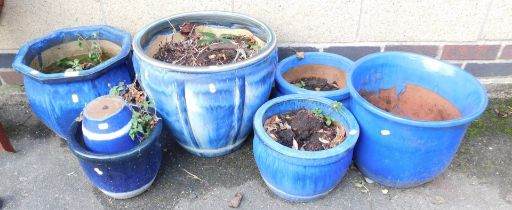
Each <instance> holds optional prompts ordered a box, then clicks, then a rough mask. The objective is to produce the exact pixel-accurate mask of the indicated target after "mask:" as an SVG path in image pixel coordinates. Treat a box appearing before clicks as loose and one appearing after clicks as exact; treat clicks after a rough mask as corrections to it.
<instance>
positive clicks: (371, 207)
mask: <svg viewBox="0 0 512 210" xmlns="http://www.w3.org/2000/svg"><path fill="white" fill-rule="evenodd" d="M363 187H364V189H365V190H366V192H368V203H369V204H370V209H373V202H372V193H371V192H370V190H369V189H368V188H367V187H366V186H365V185H364V184H363Z"/></svg>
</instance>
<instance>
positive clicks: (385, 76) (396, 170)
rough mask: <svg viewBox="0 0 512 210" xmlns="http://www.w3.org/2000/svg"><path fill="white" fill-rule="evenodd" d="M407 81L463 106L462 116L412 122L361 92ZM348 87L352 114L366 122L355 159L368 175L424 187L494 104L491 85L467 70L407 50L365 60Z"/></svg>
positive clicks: (400, 184) (399, 86) (392, 183)
mask: <svg viewBox="0 0 512 210" xmlns="http://www.w3.org/2000/svg"><path fill="white" fill-rule="evenodd" d="M406 83H408V84H414V85H418V86H421V87H423V88H427V89H429V90H431V91H433V92H435V93H436V94H438V95H440V96H443V97H444V98H445V99H447V100H448V101H450V102H451V103H452V104H454V105H455V106H456V107H457V108H458V109H459V110H460V112H461V114H462V118H459V119H455V120H448V121H418V120H412V119H408V118H404V117H400V116H397V115H394V114H392V113H389V112H386V111H384V110H381V109H379V108H378V107H376V106H374V105H373V104H371V103H370V102H368V101H367V100H365V99H364V98H363V97H362V96H361V95H360V94H359V91H360V90H368V91H377V90H379V89H388V88H392V87H394V86H396V88H397V89H398V90H401V89H403V87H404V86H405V84H406ZM348 88H349V89H350V95H351V97H352V101H351V109H352V112H353V113H354V115H355V116H356V118H357V121H358V122H359V125H360V126H361V137H360V139H359V142H358V143H357V146H356V150H355V155H354V156H355V158H354V160H355V163H356V164H357V166H358V168H359V170H360V171H361V172H362V173H363V174H364V175H365V176H367V177H369V178H371V179H372V180H375V181H376V182H378V183H380V184H382V185H386V186H390V187H396V188H406V187H414V186H418V185H420V184H423V183H425V182H428V181H430V180H432V179H434V178H435V177H436V176H438V175H439V174H440V173H442V172H443V171H444V170H445V169H446V168H447V167H448V166H449V165H450V162H451V160H452V159H453V157H454V156H455V153H456V152H457V149H458V147H459V145H460V143H461V141H462V139H463V137H464V133H465V131H466V129H467V128H468V126H469V124H470V123H471V122H472V121H473V120H475V119H476V118H477V117H478V116H479V115H480V114H481V113H482V112H483V111H484V110H485V108H486V106H487V102H488V98H487V94H486V92H485V89H484V88H483V87H482V85H481V84H480V83H479V82H478V81H477V80H476V79H475V78H474V77H473V76H471V75H470V74H469V73H467V72H465V71H464V70H462V69H460V68H458V67H456V66H453V65H450V64H447V63H444V62H441V61H439V60H436V59H433V58H430V57H425V56H421V55H416V54H411V53H402V52H386V53H376V54H371V55H368V56H365V57H363V58H361V59H359V60H358V61H356V63H355V64H354V67H353V69H352V71H351V73H350V75H349V79H348ZM397 92H398V91H397Z"/></svg>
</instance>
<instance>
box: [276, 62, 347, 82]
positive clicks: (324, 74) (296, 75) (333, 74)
mask: <svg viewBox="0 0 512 210" xmlns="http://www.w3.org/2000/svg"><path fill="white" fill-rule="evenodd" d="M308 77H315V78H323V79H326V80H328V81H336V83H337V84H338V86H339V87H340V88H344V87H346V82H345V81H346V77H347V74H346V73H345V72H344V71H342V70H340V69H338V68H336V67H332V66H328V65H322V64H306V65H301V66H295V67H293V68H291V69H290V70H288V71H286V72H285V73H284V74H283V78H284V79H285V80H286V81H288V82H289V83H291V82H294V81H296V80H298V79H302V78H308Z"/></svg>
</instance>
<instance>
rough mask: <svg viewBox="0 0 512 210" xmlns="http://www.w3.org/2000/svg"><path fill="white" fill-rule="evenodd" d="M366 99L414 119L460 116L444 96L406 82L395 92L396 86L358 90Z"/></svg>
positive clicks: (444, 118) (429, 119) (389, 110)
mask: <svg viewBox="0 0 512 210" xmlns="http://www.w3.org/2000/svg"><path fill="white" fill-rule="evenodd" d="M359 93H360V94H361V96H363V97H364V98H365V99H366V100H367V101H369V102H370V103H372V104H373V105H375V106H377V107H379V108H381V109H383V110H384V111H386V112H391V113H393V114H396V115H399V116H402V117H406V118H410V119H414V120H428V121H443V120H453V119H458V118H461V117H462V115H461V113H460V111H459V110H458V109H457V107H455V105H453V104H452V103H451V102H450V101H448V100H447V99H445V98H444V97H442V96H440V95H438V94H436V93H434V92H432V91H430V90H428V89H425V88H423V87H420V86H417V85H412V84H407V85H406V86H405V89H404V90H403V91H402V92H401V93H400V94H398V95H397V94H396V87H393V88H391V89H380V90H379V91H378V92H369V91H366V90H361V91H359Z"/></svg>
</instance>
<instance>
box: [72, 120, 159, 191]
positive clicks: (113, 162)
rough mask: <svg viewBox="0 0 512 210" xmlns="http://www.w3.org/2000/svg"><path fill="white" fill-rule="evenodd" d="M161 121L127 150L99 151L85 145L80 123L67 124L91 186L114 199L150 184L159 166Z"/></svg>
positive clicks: (142, 189) (143, 188)
mask: <svg viewBox="0 0 512 210" xmlns="http://www.w3.org/2000/svg"><path fill="white" fill-rule="evenodd" d="M162 124H163V123H162V121H161V120H160V121H159V122H158V123H157V125H156V126H155V127H154V128H153V130H152V131H151V133H150V134H149V136H148V137H146V139H144V141H142V142H141V143H140V144H138V145H137V146H136V147H134V148H132V149H130V150H126V151H122V152H118V153H114V154H101V153H96V152H92V151H90V150H89V149H87V147H86V146H85V144H84V139H83V133H82V129H81V127H82V123H81V122H74V123H73V124H72V126H71V127H70V131H71V135H70V138H69V139H68V146H69V149H70V150H71V152H73V154H74V155H75V156H76V157H77V159H78V162H79V163H80V166H81V167H82V170H83V171H84V173H85V175H86V176H87V178H89V181H91V182H92V184H94V186H96V187H97V188H98V189H100V190H101V191H102V192H103V193H105V194H106V195H108V196H110V197H113V198H116V199H127V198H132V197H135V196H137V195H139V194H141V193H143V192H144V191H146V190H147V189H148V188H149V187H150V186H151V184H152V183H153V181H154V180H155V178H156V175H157V173H158V170H159V169H160V163H161V162H162V144H161V142H160V134H161V132H162V127H163V125H162Z"/></svg>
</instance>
